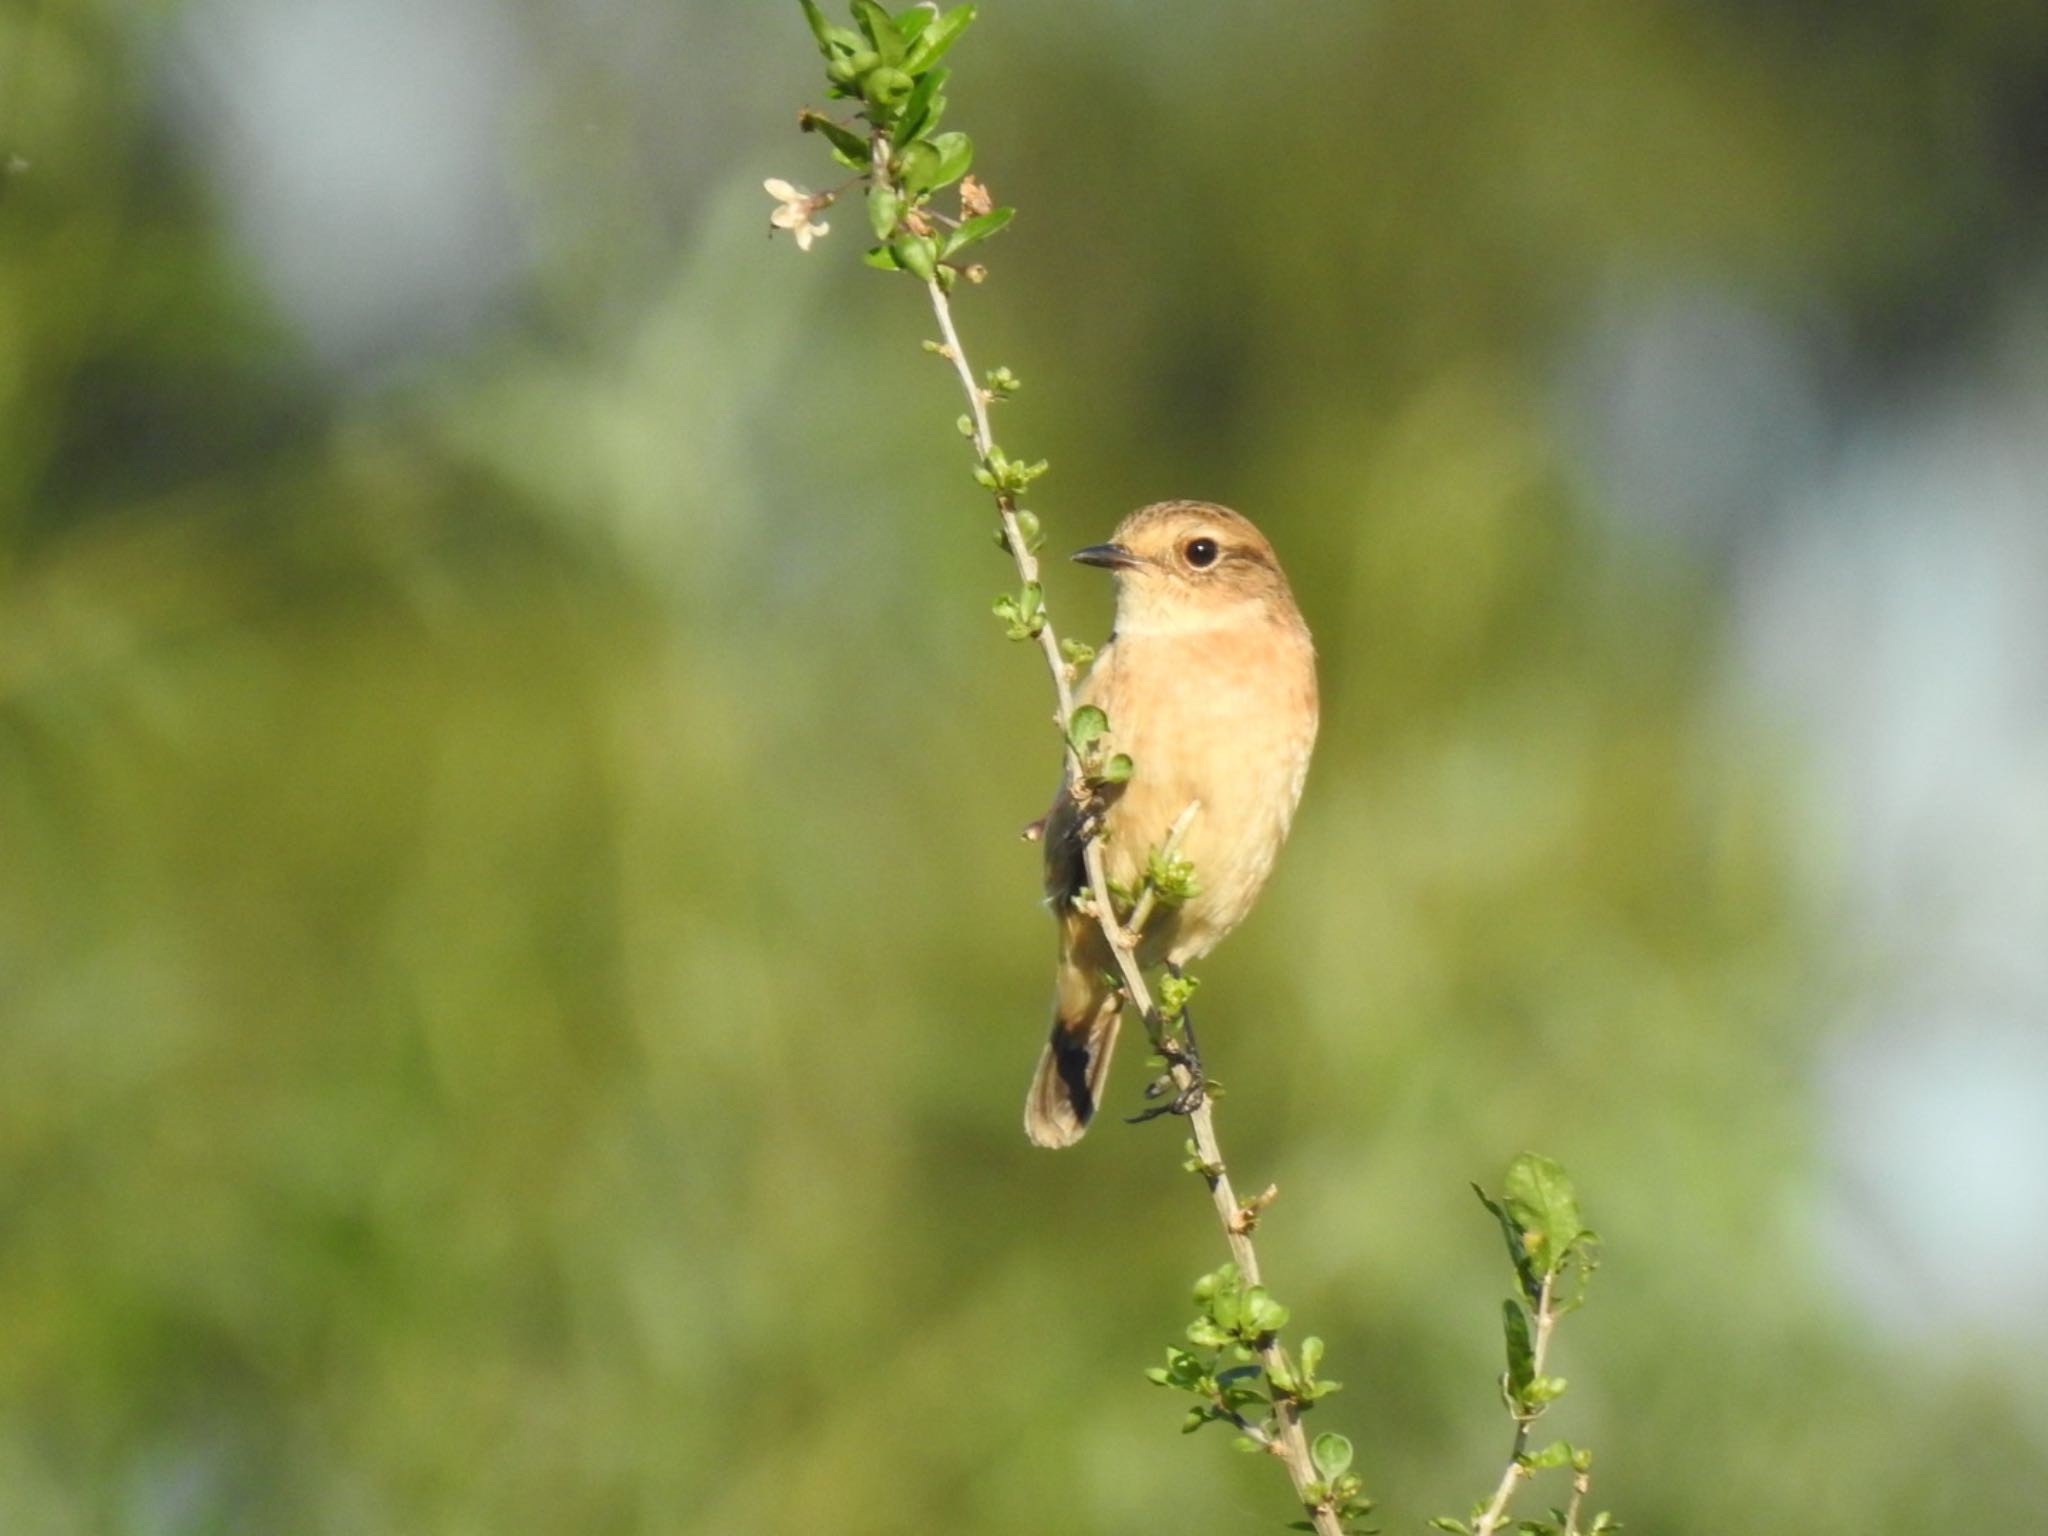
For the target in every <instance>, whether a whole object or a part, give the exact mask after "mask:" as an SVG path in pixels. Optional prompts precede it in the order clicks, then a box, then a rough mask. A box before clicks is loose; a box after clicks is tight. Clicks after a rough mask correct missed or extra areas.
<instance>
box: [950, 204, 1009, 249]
mask: <svg viewBox="0 0 2048 1536" xmlns="http://www.w3.org/2000/svg"><path fill="white" fill-rule="evenodd" d="M1016 216H1017V210H1016V209H1014V208H994V209H991V210H990V211H989V212H987V213H983V214H977V215H976V216H975V217H973V218H971V219H966V220H963V221H962V222H961V225H960V227H959V228H958V229H956V230H954V231H953V232H952V233H951V234H950V235H948V236H947V237H946V250H945V254H946V255H948V256H951V255H952V254H953V253H954V252H955V251H964V250H966V249H967V247H968V246H970V245H978V244H980V243H981V242H982V241H984V240H986V239H987V238H988V237H989V236H990V235H993V234H996V233H998V232H999V231H1001V230H1002V229H1003V228H1004V227H1005V226H1007V225H1008V224H1009V222H1010V220H1012V219H1014V218H1015V217H1016Z"/></svg>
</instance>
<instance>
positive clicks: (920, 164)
mask: <svg viewBox="0 0 2048 1536" xmlns="http://www.w3.org/2000/svg"><path fill="white" fill-rule="evenodd" d="M938 174H939V152H938V151H937V150H936V149H933V148H932V147H931V145H929V144H910V145H906V146H905V147H904V150H903V153H901V154H900V155H898V156H897V157H896V179H897V180H898V181H900V182H901V183H902V184H903V191H904V194H905V195H906V196H908V197H921V196H923V195H924V194H925V193H926V192H929V191H930V190H931V186H932V178H933V177H934V176H936V175H938Z"/></svg>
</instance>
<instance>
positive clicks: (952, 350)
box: [878, 161, 1344, 1536]
mask: <svg viewBox="0 0 2048 1536" xmlns="http://www.w3.org/2000/svg"><path fill="white" fill-rule="evenodd" d="M878 163H880V162H879V161H878ZM925 289H926V292H927V293H928V294H929V295H930V296H931V304H932V313H933V314H934V316H936V317H937V320H938V324H939V336H940V339H941V342H942V346H941V351H942V353H943V355H944V356H945V357H946V358H947V359H948V360H949V361H950V362H951V363H952V365H953V371H954V372H955V373H956V374H957V375H958V376H959V379H960V385H961V388H962V389H963V390H965V391H966V394H967V408H968V415H969V419H970V420H971V422H972V423H973V427H974V432H973V436H972V442H973V444H974V449H975V453H976V455H977V456H978V457H979V458H980V459H981V461H982V463H983V466H984V467H988V465H989V461H990V458H991V453H990V450H991V449H992V447H993V446H994V437H993V436H992V434H991V433H990V430H989V420H988V400H987V397H986V396H985V395H984V393H983V391H982V389H981V386H980V385H979V384H977V383H976V382H975V378H974V370H973V369H972V368H971V367H970V366H969V364H968V361H967V353H966V349H965V348H964V347H962V346H961V344H960V333H959V330H958V328H957V327H956V326H955V325H954V324H953V309H952V305H951V303H950V302H949V301H948V299H947V296H946V292H945V289H944V288H943V287H942V286H941V285H940V284H939V283H937V282H936V281H934V282H930V283H927V284H926V285H925ZM994 495H995V503H996V510H997V512H998V514H999V515H1000V516H1001V518H1002V522H1003V535H1004V543H1005V544H1006V545H1007V546H1008V548H1009V551H1010V556H1011V558H1012V559H1013V560H1014V561H1015V562H1016V566H1017V575H1018V578H1019V579H1020V580H1022V581H1024V582H1026V583H1027V584H1029V583H1035V582H1037V581H1038V557H1037V556H1036V555H1035V554H1034V553H1033V552H1032V551H1031V549H1030V547H1029V544H1028V543H1027V541H1026V540H1025V538H1024V536H1023V532H1022V530H1021V529H1020V527H1019V526H1018V521H1017V505H1016V499H1015V497H1014V496H1012V495H1011V494H1010V493H1008V492H1007V491H1004V490H1002V489H1000V488H999V489H997V490H996V491H995V493H994ZM1037 638H1038V642H1039V649H1040V650H1041V651H1042V652H1044V655H1045V660H1046V667H1047V670H1048V671H1050V672H1051V674H1052V683H1053V693H1054V696H1055V698H1056V699H1057V701H1058V705H1059V714H1058V717H1057V721H1058V725H1059V729H1060V738H1061V741H1062V742H1063V743H1064V749H1065V752H1066V762H1067V775H1068V779H1069V782H1071V783H1074V784H1079V783H1080V782H1081V778H1082V768H1081V760H1080V755H1079V754H1078V753H1077V752H1076V751H1075V750H1074V745H1073V742H1072V741H1071V740H1070V739H1069V738H1068V735H1067V722H1068V721H1069V720H1070V719H1071V718H1072V717H1073V713H1074V695H1073V687H1072V684H1071V682H1070V681H1069V679H1068V674H1067V663H1066V660H1065V658H1064V656H1063V655H1062V653H1061V651H1060V644H1059V639H1058V636H1057V635H1056V634H1055V633H1054V631H1053V626H1052V621H1051V619H1050V617H1046V618H1045V622H1044V625H1043V627H1042V628H1040V630H1039V631H1038V637H1037ZM1199 809H1200V805H1199V802H1195V803H1191V804H1190V805H1189V806H1188V808H1187V809H1186V810H1185V811H1183V812H1182V813H1181V815H1180V817H1178V818H1177V819H1176V820H1175V822H1174V830H1173V832H1172V833H1170V834H1169V846H1168V848H1167V849H1166V852H1167V854H1168V855H1170V854H1171V853H1172V851H1173V848H1172V845H1173V844H1174V843H1177V841H1178V838H1179V836H1180V834H1181V833H1183V832H1185V830H1186V826H1187V823H1188V822H1189V821H1190V820H1192V819H1193V817H1194V815H1195V813H1196V812H1197V811H1198V810H1199ZM1081 858H1082V864H1083V867H1084V868H1085V869H1086V871H1087V875H1088V890H1089V893H1090V895H1091V896H1092V897H1093V899H1094V908H1095V911H1094V916H1095V920H1096V922H1097V923H1098V924H1099V925H1100V926H1101V928H1102V937H1103V939H1104V941H1105V942H1106V943H1107V944H1108V945H1109V949H1110V953H1111V954H1112V955H1113V956H1115V958H1116V967H1117V974H1118V976H1119V977H1120V978H1121V980H1122V982H1123V988H1124V994H1125V996H1127V997H1128V998H1129V999H1130V1002H1131V1006H1132V1007H1133V1008H1135V1009H1136V1010H1137V1011H1138V1014H1139V1016H1140V1017H1141V1018H1142V1019H1143V1020H1144V1021H1145V1027H1146V1029H1147V1031H1148V1032H1149V1033H1150V1034H1151V1036H1152V1039H1153V1041H1154V1043H1155V1044H1158V1045H1162V1046H1163V1047H1164V1051H1163V1053H1164V1054H1165V1055H1166V1059H1167V1072H1168V1074H1169V1075H1170V1077H1171V1079H1172V1081H1173V1085H1174V1088H1175V1090H1176V1091H1177V1092H1178V1093H1179V1095H1180V1096H1181V1098H1182V1099H1183V1101H1185V1102H1188V1103H1190V1105H1191V1107H1190V1109H1189V1110H1188V1114H1187V1119H1188V1128H1189V1131H1190V1132H1191V1134H1192V1137H1193V1140H1194V1144H1195V1156H1196V1158H1197V1160H1198V1161H1199V1163H1200V1165H1201V1170H1202V1177H1203V1180H1204V1182H1206V1183H1207V1184H1208V1186H1209V1198H1210V1201H1211V1203H1212V1204H1214V1206H1215V1207H1216V1218H1217V1220H1218V1222H1219V1223H1220V1224H1221V1225H1222V1227H1223V1236H1224V1239H1225V1241H1227V1242H1228V1243H1229V1245H1230V1256H1231V1259H1232V1260H1233V1261H1234V1262H1235V1263H1236V1265H1237V1268H1238V1273H1239V1274H1241V1275H1242V1276H1243V1277H1244V1279H1245V1283H1246V1284H1247V1285H1259V1284H1262V1283H1263V1282H1262V1281H1261V1279H1260V1270H1259V1254H1258V1249H1257V1247H1256V1246H1255V1245H1254V1244H1253V1242H1252V1234H1251V1228H1252V1223H1251V1222H1250V1221H1247V1220H1246V1219H1245V1216H1244V1211H1245V1207H1244V1205H1243V1203H1242V1202H1240V1201H1239V1199H1238V1197H1237V1190H1236V1189H1235V1187H1234V1186H1233V1185H1232V1184H1231V1182H1230V1173H1229V1169H1228V1167H1227V1166H1226V1164H1225V1163H1224V1160H1223V1148H1222V1144H1221V1143H1220V1142H1218V1141H1217V1139H1216V1125H1215V1118H1214V1115H1213V1113H1212V1111H1211V1107H1210V1103H1209V1100H1208V1098H1207V1097H1206V1096H1205V1095H1204V1094H1202V1093H1201V1091H1200V1090H1201V1087H1202V1085H1201V1083H1200V1081H1199V1080H1198V1079H1197V1078H1196V1076H1195V1074H1194V1072H1193V1070H1192V1069H1191V1068H1190V1067H1189V1065H1188V1063H1187V1060H1186V1059H1185V1056H1184V1054H1181V1053H1179V1052H1177V1051H1175V1050H1174V1049H1173V1048H1172V1047H1171V1043H1170V1037H1169V1034H1168V1028H1169V1021H1168V1020H1166V1019H1164V1018H1163V1017H1162V1016H1161V1014H1160V1011H1159V1007H1158V1005H1157V1004H1156V1003H1155V1002H1154V1001H1153V998H1152V990H1151V988H1150V987H1149V986H1148V985H1147V984H1146V981H1145V974H1144V970H1143V968H1142V967H1141V966H1140V965H1139V964H1138V955H1137V939H1138V936H1139V933H1140V932H1141V931H1142V928H1143V924H1142V922H1141V921H1140V920H1139V914H1140V910H1142V912H1143V915H1144V917H1145V918H1148V919H1149V918H1150V916H1151V914H1152V907H1153V905H1154V904H1155V903H1156V893H1155V892H1153V891H1151V890H1149V889H1148V890H1147V892H1146V893H1145V895H1144V896H1141V897H1140V898H1139V909H1134V910H1133V912H1132V914H1131V919H1132V920H1131V926H1130V928H1129V929H1128V930H1127V929H1126V928H1125V926H1124V925H1123V924H1122V923H1120V922H1118V921H1117V916H1116V903H1115V902H1114V900H1112V898H1111V895H1110V889H1109V875H1108V872H1107V869H1106V867H1105V865H1104V862H1103V856H1102V843H1101V840H1100V838H1099V837H1097V836H1096V835H1095V833H1094V830H1093V828H1092V826H1091V827H1090V828H1089V829H1088V830H1087V831H1086V833H1085V834H1084V838H1083V842H1082V849H1081ZM1258 1354H1259V1363H1260V1364H1261V1365H1262V1366H1264V1367H1265V1368H1266V1372H1267V1377H1268V1379H1269V1380H1279V1381H1285V1380H1291V1379H1293V1378H1294V1369H1293V1362H1292V1361H1291V1360H1290V1359H1289V1358H1288V1355H1287V1352H1286V1350H1285V1349H1283V1348H1282V1347H1281V1345H1280V1343H1279V1341H1278V1340H1277V1339H1274V1338H1273V1337H1271V1336H1270V1335H1268V1336H1266V1337H1265V1338H1264V1340H1263V1342H1262V1343H1261V1345H1260V1346H1259V1350H1258ZM1273 1418H1274V1422H1275V1425H1276V1426H1277V1434H1276V1435H1275V1436H1274V1437H1273V1438H1272V1439H1271V1440H1268V1441H1267V1442H1266V1449H1267V1450H1269V1451H1271V1452H1272V1453H1273V1454H1274V1455H1276V1456H1278V1457H1279V1458H1280V1459H1281V1460H1282V1461H1283V1462H1285V1463H1286V1466H1287V1475H1288V1478H1289V1480H1290V1481H1291V1482H1292V1483H1293V1484H1294V1492H1295V1497H1296V1498H1298V1499H1299V1500H1300V1501H1301V1506H1302V1508H1303V1509H1304V1510H1305V1511H1306V1512H1307V1513H1308V1516H1309V1519H1310V1520H1311V1522H1313V1524H1314V1526H1315V1529H1316V1532H1317V1536H1344V1528H1343V1524H1342V1522H1341V1521H1340V1520H1339V1519H1338V1517H1337V1513H1336V1511H1335V1509H1334V1508H1333V1507H1332V1505H1331V1503H1330V1501H1329V1499H1328V1498H1327V1497H1326V1496H1322V1497H1319V1496H1318V1490H1319V1489H1320V1488H1321V1487H1322V1483H1321V1479H1320V1478H1319V1477H1318V1475H1317V1472H1316V1466H1315V1462H1314V1461H1313V1460H1312V1459H1311V1458H1310V1456H1309V1446H1308V1435H1307V1433H1306V1432H1305V1431H1304V1430H1303V1429H1302V1426H1301V1410H1300V1405H1299V1404H1298V1403H1297V1402H1296V1401H1295V1400H1294V1398H1293V1397H1292V1396H1290V1395H1289V1394H1288V1393H1286V1392H1284V1391H1280V1390H1278V1389H1276V1390H1275V1391H1274V1394H1273ZM1259 1438H1262V1439H1263V1438H1264V1437H1259Z"/></svg>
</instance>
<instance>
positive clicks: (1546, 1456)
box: [1522, 1440, 1577, 1472]
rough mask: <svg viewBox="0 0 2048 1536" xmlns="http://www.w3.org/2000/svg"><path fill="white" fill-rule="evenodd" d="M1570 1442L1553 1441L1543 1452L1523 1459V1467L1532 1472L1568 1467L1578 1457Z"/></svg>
mask: <svg viewBox="0 0 2048 1536" xmlns="http://www.w3.org/2000/svg"><path fill="white" fill-rule="evenodd" d="M1576 1454H1577V1452H1575V1451H1574V1450H1573V1449H1572V1445H1571V1442H1570V1441H1568V1440H1553V1441H1551V1442H1550V1444H1548V1445H1546V1446H1545V1447H1543V1449H1542V1450H1540V1451H1537V1452H1535V1453H1534V1454H1532V1455H1528V1456H1524V1457H1523V1458H1522V1465H1523V1466H1525V1467H1527V1468H1529V1470H1530V1471H1532V1472H1543V1471H1547V1470H1548V1469H1549V1468H1551V1467H1562V1466H1568V1465H1569V1464H1570V1463H1571V1459H1572V1457H1573V1456H1574V1455H1576Z"/></svg>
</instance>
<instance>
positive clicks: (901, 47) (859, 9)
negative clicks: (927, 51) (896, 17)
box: [853, 0, 910, 64]
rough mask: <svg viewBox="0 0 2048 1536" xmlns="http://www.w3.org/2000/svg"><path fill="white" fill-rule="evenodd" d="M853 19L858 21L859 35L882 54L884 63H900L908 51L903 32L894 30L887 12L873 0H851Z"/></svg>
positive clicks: (894, 24)
mask: <svg viewBox="0 0 2048 1536" xmlns="http://www.w3.org/2000/svg"><path fill="white" fill-rule="evenodd" d="M853 19H854V20H855V21H856V22H857V23H859V25H860V30H861V35H862V36H863V37H865V38H866V39H867V40H868V45H869V46H870V47H872V48H873V49H874V50H875V52H877V53H879V54H880V55H881V56H882V59H883V61H884V62H885V63H889V64H901V63H902V62H903V60H904V58H905V56H906V55H907V54H908V53H909V51H910V50H909V48H908V47H907V46H906V45H905V43H904V41H903V34H902V33H901V32H898V31H897V30H896V23H895V22H894V21H893V20H891V19H890V16H889V13H888V12H887V11H885V10H883V9H882V8H881V7H880V6H879V5H877V4H875V0H853Z"/></svg>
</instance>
